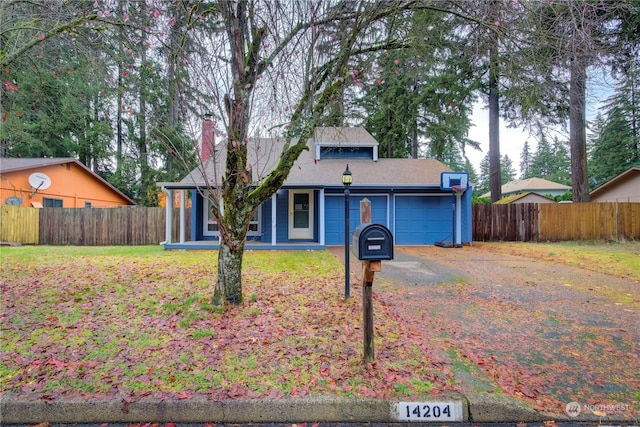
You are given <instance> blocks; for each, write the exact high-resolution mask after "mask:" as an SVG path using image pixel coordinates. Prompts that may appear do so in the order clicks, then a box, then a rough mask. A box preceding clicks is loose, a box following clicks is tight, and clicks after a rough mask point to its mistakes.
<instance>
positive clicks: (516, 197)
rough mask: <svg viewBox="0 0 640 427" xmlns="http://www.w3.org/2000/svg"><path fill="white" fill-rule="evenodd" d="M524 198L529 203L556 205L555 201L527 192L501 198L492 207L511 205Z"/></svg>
mask: <svg viewBox="0 0 640 427" xmlns="http://www.w3.org/2000/svg"><path fill="white" fill-rule="evenodd" d="M525 198H526V199H531V202H530V203H536V201H539V202H540V203H549V202H552V203H556V201H555V200H553V199H550V198H549V197H546V196H543V195H541V194H538V193H534V192H531V191H527V192H525V193H519V194H514V195H512V196H507V197H503V198H502V199H500V200H498V201H497V202H495V203H494V205H509V204H511V203H514V202H517V201H518V200H521V199H525Z"/></svg>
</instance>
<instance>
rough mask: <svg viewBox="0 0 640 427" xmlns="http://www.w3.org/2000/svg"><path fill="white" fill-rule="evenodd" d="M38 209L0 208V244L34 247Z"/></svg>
mask: <svg viewBox="0 0 640 427" xmlns="http://www.w3.org/2000/svg"><path fill="white" fill-rule="evenodd" d="M39 230H40V220H39V215H38V209H34V208H21V207H19V206H10V205H3V206H0V242H15V243H25V244H30V245H34V244H37V243H38V232H39Z"/></svg>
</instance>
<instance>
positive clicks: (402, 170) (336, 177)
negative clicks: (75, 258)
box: [158, 127, 472, 249]
mask: <svg viewBox="0 0 640 427" xmlns="http://www.w3.org/2000/svg"><path fill="white" fill-rule="evenodd" d="M208 134H210V132H206V131H205V129H204V127H203V135H208ZM203 140H204V138H203ZM206 144H207V142H206V141H204V142H203V147H204V146H205V145H206ZM249 144H250V146H249V151H250V154H249V165H250V166H249V168H248V171H247V173H248V175H249V176H250V179H252V181H253V182H259V181H260V180H261V179H262V178H263V177H265V176H266V175H267V174H268V172H270V171H271V170H272V168H273V167H274V165H275V164H276V163H277V161H278V159H279V156H280V153H281V152H282V147H283V144H284V140H283V139H281V138H254V139H252V140H251V141H250V143H249ZM209 145H210V146H211V147H214V145H213V144H212V143H209ZM307 145H308V147H309V150H308V151H304V152H303V153H302V154H301V155H300V157H299V158H298V160H297V161H296V163H295V165H294V167H293V168H292V170H291V172H290V174H289V176H288V178H287V180H286V181H285V183H284V184H283V186H282V187H281V188H280V190H278V192H277V193H276V194H274V195H273V196H272V197H271V199H270V200H268V201H267V202H265V203H263V204H262V206H260V208H259V209H257V210H256V211H255V214H254V218H253V221H252V222H251V225H250V230H249V234H248V236H247V245H246V248H247V249H324V248H325V247H326V246H332V245H344V241H345V235H344V233H345V222H344V221H345V194H344V190H345V187H344V185H343V184H342V174H343V172H344V171H345V168H346V167H347V164H348V168H349V170H350V171H351V173H352V177H353V183H352V185H351V186H350V188H349V190H350V197H349V202H350V203H349V205H350V210H349V212H350V213H349V217H350V221H349V227H350V233H349V239H351V233H352V232H353V230H354V229H355V227H356V226H357V225H358V224H359V221H360V214H359V206H360V201H361V200H362V199H364V198H367V199H368V200H370V201H371V218H372V222H373V223H377V224H382V225H384V226H386V227H387V228H388V229H389V230H391V232H392V234H393V236H394V243H395V244H396V245H434V244H438V243H441V242H443V241H450V242H453V241H454V235H456V238H455V242H460V243H469V242H471V240H472V236H471V228H472V223H471V192H472V191H471V188H470V187H466V188H462V189H458V191H457V192H456V191H452V189H451V185H449V184H450V183H449V181H448V180H449V179H450V178H451V177H454V178H455V177H456V176H457V175H456V173H454V172H452V171H451V169H449V168H448V167H447V166H445V165H444V164H442V163H441V162H439V161H437V160H434V159H386V158H378V142H377V141H376V140H375V139H374V138H373V137H372V136H371V135H370V134H369V133H368V132H367V131H366V130H365V129H364V128H361V127H356V128H317V129H316V130H315V134H314V137H313V138H312V139H311V140H310V141H308V144H307ZM210 151H211V155H210V156H209V154H208V152H209V150H207V149H206V147H205V149H204V150H203V153H204V154H203V157H207V156H209V158H208V159H206V160H205V161H204V162H203V164H202V166H201V167H198V168H196V169H195V170H193V171H192V172H191V173H190V174H189V175H188V176H186V177H185V178H184V179H183V180H181V181H180V182H161V183H158V185H159V186H160V187H161V188H162V189H163V191H164V192H165V193H166V194H167V200H168V201H172V200H174V197H175V195H176V192H178V193H179V194H180V197H181V198H182V200H183V201H184V197H185V194H186V192H188V191H190V192H191V198H192V209H191V233H190V235H191V236H192V239H191V240H190V241H187V240H186V239H185V237H184V236H185V234H186V230H185V223H186V221H185V219H186V218H185V212H186V211H185V210H184V209H182V210H181V211H180V215H179V216H180V218H179V224H180V227H181V232H180V236H181V237H180V238H179V239H178V240H179V241H178V242H172V241H171V227H170V224H172V222H173V217H172V211H173V209H172V206H171V203H167V211H166V212H167V224H168V226H167V238H166V241H165V242H163V244H164V246H165V248H166V249H212V248H213V249H215V248H217V247H218V241H219V240H218V239H219V236H218V227H217V224H216V221H215V219H214V218H213V216H212V215H211V213H210V208H211V204H212V203H216V200H217V197H219V195H218V193H217V186H218V184H219V183H220V182H222V181H221V179H222V174H223V172H224V164H225V152H224V150H220V151H216V150H215V148H214V149H213V150H210ZM443 172H444V174H443ZM460 175H464V177H466V174H460ZM443 177H445V178H447V182H446V183H443V181H444V180H443ZM454 181H455V183H458V181H457V180H455V179H453V180H451V183H454ZM463 181H464V180H463ZM463 184H466V181H465V182H463ZM456 200H457V202H456ZM456 203H457V206H458V208H456ZM180 206H184V203H181V204H180ZM455 210H457V214H456V213H454V211H455ZM456 218H457V219H456ZM456 224H457V225H456ZM456 227H457V228H456ZM455 230H457V231H455Z"/></svg>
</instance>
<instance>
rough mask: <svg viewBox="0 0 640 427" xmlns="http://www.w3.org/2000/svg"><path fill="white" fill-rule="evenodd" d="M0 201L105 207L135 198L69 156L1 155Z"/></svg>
mask: <svg viewBox="0 0 640 427" xmlns="http://www.w3.org/2000/svg"><path fill="white" fill-rule="evenodd" d="M0 204H3V205H16V206H28V207H35V208H49V207H52V208H54V207H55V208H91V207H93V208H107V207H118V206H129V205H135V202H134V201H133V200H131V199H130V198H129V197H127V196H126V195H125V194H124V193H122V192H121V191H119V190H118V189H117V188H115V187H114V186H113V185H111V184H109V183H108V182H107V181H105V180H104V179H103V178H101V177H100V176H99V175H97V174H95V173H93V172H92V171H91V170H90V169H89V168H87V167H86V166H85V165H83V164H82V163H80V162H79V161H77V160H75V159H72V158H51V159H44V158H29V159H22V158H4V157H3V158H1V159H0Z"/></svg>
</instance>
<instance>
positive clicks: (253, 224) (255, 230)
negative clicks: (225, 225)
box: [203, 197, 262, 236]
mask: <svg viewBox="0 0 640 427" xmlns="http://www.w3.org/2000/svg"><path fill="white" fill-rule="evenodd" d="M211 204H212V202H211V199H209V198H207V197H205V198H204V203H203V206H204V215H203V218H205V220H204V230H203V234H204V235H205V236H219V235H220V228H219V227H218V222H217V221H216V218H215V217H214V216H213V212H212V210H211ZM222 209H223V207H222V203H220V210H221V211H222ZM261 212H262V206H258V208H257V209H255V210H254V211H253V216H252V217H251V221H250V222H249V231H248V232H247V236H259V235H260V234H261V233H262V228H261V222H260V218H261V217H262V215H260V213H261Z"/></svg>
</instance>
